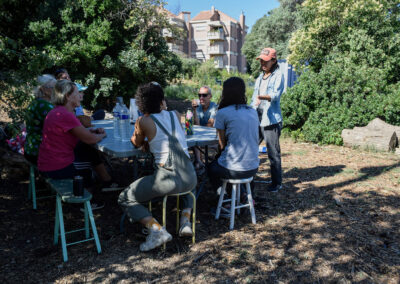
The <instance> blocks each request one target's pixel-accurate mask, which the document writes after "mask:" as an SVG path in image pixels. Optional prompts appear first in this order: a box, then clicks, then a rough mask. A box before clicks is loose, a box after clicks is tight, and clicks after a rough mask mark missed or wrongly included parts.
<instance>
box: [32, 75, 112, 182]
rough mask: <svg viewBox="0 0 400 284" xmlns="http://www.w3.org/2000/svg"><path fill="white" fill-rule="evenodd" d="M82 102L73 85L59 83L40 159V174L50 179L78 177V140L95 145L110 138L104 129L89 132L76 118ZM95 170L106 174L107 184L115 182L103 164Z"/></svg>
mask: <svg viewBox="0 0 400 284" xmlns="http://www.w3.org/2000/svg"><path fill="white" fill-rule="evenodd" d="M81 100H82V96H81V95H80V94H79V91H78V89H77V87H76V85H75V84H74V83H73V82H71V81H68V80H60V81H57V83H56V85H55V87H54V93H53V99H52V102H53V104H54V106H55V107H54V109H53V110H51V111H50V112H49V113H48V115H47V117H46V119H45V121H44V126H43V137H42V143H41V145H40V148H39V158H38V169H39V171H41V172H42V173H44V174H45V175H46V176H47V177H49V178H53V179H67V178H73V177H74V176H75V175H76V174H77V171H76V169H75V167H74V165H73V162H74V160H75V155H74V148H75V146H76V145H77V143H78V141H79V140H80V141H82V142H84V143H86V144H95V143H97V142H99V141H100V140H101V139H103V138H104V137H105V136H106V134H105V132H104V129H102V128H98V129H87V128H85V127H83V126H82V124H81V123H80V121H79V120H78V119H77V118H76V116H75V113H74V109H75V108H76V107H78V106H80V104H81ZM94 167H95V169H96V172H100V173H103V174H100V178H101V179H102V180H103V181H107V179H111V177H110V176H109V175H108V173H107V171H106V169H105V167H104V164H102V163H101V161H100V162H99V163H98V164H97V165H94ZM98 170H99V171H98Z"/></svg>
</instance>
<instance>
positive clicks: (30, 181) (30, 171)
mask: <svg viewBox="0 0 400 284" xmlns="http://www.w3.org/2000/svg"><path fill="white" fill-rule="evenodd" d="M32 168H33V167H32V166H30V168H29V186H28V199H31V198H32Z"/></svg>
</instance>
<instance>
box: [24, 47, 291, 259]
mask: <svg viewBox="0 0 400 284" xmlns="http://www.w3.org/2000/svg"><path fill="white" fill-rule="evenodd" d="M257 59H258V60H259V61H260V68H261V71H262V72H261V74H260V76H259V77H258V78H257V81H256V86H255V89H254V94H253V97H252V102H251V104H250V105H248V104H247V99H246V86H245V83H244V81H243V80H242V79H241V78H238V77H231V78H229V79H227V80H226V81H225V82H223V90H222V95H221V98H220V100H219V104H218V105H216V104H215V103H213V102H211V98H212V93H211V89H210V88H209V87H207V86H203V87H201V88H200V90H199V93H198V96H199V100H195V101H193V102H192V107H193V113H194V122H195V124H199V125H203V126H209V127H215V128H216V130H217V134H218V145H219V154H218V155H217V158H216V159H215V160H214V161H213V162H211V163H210V165H209V166H208V168H207V173H208V175H209V177H210V181H211V184H212V187H213V189H214V190H217V188H218V187H219V186H220V185H221V179H222V178H233V179H235V178H249V177H252V176H254V175H255V174H256V173H257V171H258V167H259V158H258V154H259V152H258V149H259V147H258V146H259V143H260V142H261V141H262V139H264V140H265V141H266V145H267V151H268V157H269V160H270V166H271V181H272V183H271V185H270V187H269V188H268V191H271V192H276V191H278V190H279V189H280V188H281V187H282V170H281V158H280V146H279V136H280V133H281V128H282V115H281V111H280V96H281V94H282V92H283V86H284V84H283V76H282V73H281V72H280V69H279V64H278V61H277V57H276V51H275V50H274V49H272V48H264V49H263V50H262V51H261V54H260V56H259V57H257ZM52 89H53V92H52ZM36 97H37V99H36V100H35V101H34V102H33V103H32V104H31V106H30V108H29V111H28V117H31V119H30V121H27V130H28V137H27V143H29V145H28V146H27V151H26V154H25V155H26V157H27V159H29V161H31V162H35V157H36V158H37V164H38V168H39V170H40V171H41V172H43V173H44V174H45V175H46V176H48V177H50V178H58V179H59V178H72V177H73V176H74V175H75V174H76V167H75V166H74V162H76V161H79V159H82V151H76V149H77V148H79V147H86V148H85V149H87V148H90V149H92V150H87V151H84V152H86V153H87V152H90V151H91V153H94V154H93V156H91V157H88V159H86V160H90V162H91V163H93V165H94V167H95V169H96V168H97V170H98V171H99V172H100V177H101V178H102V179H103V180H104V182H110V181H112V179H111V177H110V176H109V175H108V173H107V171H105V168H104V165H102V163H101V161H100V160H96V155H98V154H97V153H96V151H95V150H93V149H94V148H92V147H88V144H94V143H97V142H99V141H100V140H101V139H103V137H104V136H105V133H104V130H103V129H91V128H85V127H84V126H82V123H81V122H80V121H79V120H78V119H77V117H76V113H75V108H77V107H79V106H80V102H81V100H82V95H81V93H80V92H79V89H78V86H77V85H76V84H74V83H73V82H71V81H70V78H69V76H68V78H61V80H59V81H56V80H55V79H54V80H50V79H49V80H47V81H46V82H45V83H43V84H41V86H40V87H39V88H38V89H37V91H36ZM135 98H136V104H137V106H138V109H139V111H140V112H141V113H143V116H141V117H139V118H138V119H137V121H136V123H135V129H134V133H133V135H132V137H131V142H132V144H133V145H134V146H135V147H142V148H143V149H147V150H148V151H150V152H151V153H152V155H153V156H154V164H155V171H154V173H153V174H151V175H148V176H144V177H142V178H140V179H138V180H136V181H134V182H133V183H132V184H130V185H129V186H128V187H127V188H126V189H125V190H124V191H122V192H121V194H120V195H119V198H118V203H119V204H120V206H121V207H122V209H123V210H124V211H125V212H126V213H127V215H128V216H129V217H130V219H131V220H133V221H136V222H140V223H141V224H143V225H144V226H145V227H146V228H147V229H148V236H147V238H146V241H145V242H144V243H142V244H141V245H140V250H141V251H148V250H151V249H154V248H155V247H158V246H160V245H162V244H164V243H166V242H168V241H170V240H171V239H172V236H171V234H169V233H168V232H167V230H166V229H165V228H163V227H162V226H161V225H160V224H159V222H158V221H157V220H156V219H155V218H154V217H153V216H152V214H151V213H150V211H149V210H148V209H147V208H146V207H145V206H144V204H146V203H147V202H148V201H150V200H152V199H153V198H156V197H162V196H165V195H170V194H176V193H185V192H190V191H194V190H195V189H196V185H197V175H196V169H197V170H198V169H200V168H202V167H204V163H203V162H202V161H201V155H200V151H198V149H197V150H196V149H195V151H194V160H195V161H194V163H193V162H192V161H191V159H190V155H189V151H188V146H187V143H186V139H185V133H184V130H183V128H182V126H181V124H180V115H179V113H177V112H176V111H167V106H166V101H165V97H164V91H163V89H162V87H161V86H160V85H159V84H158V83H156V82H151V83H147V84H144V85H141V86H139V87H138V89H137V91H136V95H135ZM28 124H30V125H28ZM79 145H81V146H79ZM82 145H83V146H82ZM28 149H29V150H28ZM95 154H96V155H95ZM78 158H79V159H78ZM103 168H104V169H103ZM183 208H184V209H183V210H182V212H181V217H180V229H179V235H180V236H191V235H192V234H193V232H192V229H191V228H192V226H191V223H190V216H191V211H192V208H193V202H192V200H191V199H190V198H189V196H188V195H185V196H184V197H183Z"/></svg>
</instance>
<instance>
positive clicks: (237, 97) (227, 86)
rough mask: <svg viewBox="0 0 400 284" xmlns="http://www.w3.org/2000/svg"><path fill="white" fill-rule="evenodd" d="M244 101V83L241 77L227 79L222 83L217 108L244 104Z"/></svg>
mask: <svg viewBox="0 0 400 284" xmlns="http://www.w3.org/2000/svg"><path fill="white" fill-rule="evenodd" d="M246 103H247V100H246V85H245V84H244V81H243V79H241V78H239V77H231V78H229V79H227V80H226V81H225V82H224V84H223V85H222V95H221V99H220V101H219V107H218V109H221V108H224V107H227V106H230V105H245V104H246Z"/></svg>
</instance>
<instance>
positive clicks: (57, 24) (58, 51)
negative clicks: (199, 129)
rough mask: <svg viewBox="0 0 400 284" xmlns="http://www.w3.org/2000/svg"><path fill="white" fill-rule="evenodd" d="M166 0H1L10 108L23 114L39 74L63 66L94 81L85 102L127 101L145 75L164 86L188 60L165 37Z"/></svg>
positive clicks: (0, 72)
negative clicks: (175, 51) (172, 48)
mask: <svg viewBox="0 0 400 284" xmlns="http://www.w3.org/2000/svg"><path fill="white" fill-rule="evenodd" d="M6 2H7V3H6ZM163 5H164V1H162V0H137V1H129V0H106V1H96V0H84V1H74V0H52V1H50V0H41V1H39V0H38V1H33V0H28V1H21V0H12V1H3V2H1V4H0V11H1V12H0V21H1V25H0V79H1V81H0V87H1V99H2V100H3V102H4V103H5V106H6V107H8V109H7V112H8V113H9V114H10V116H11V117H12V118H13V119H14V120H15V121H21V118H22V116H23V114H22V111H21V110H23V108H24V107H26V105H27V103H29V100H30V99H31V97H30V96H31V95H30V92H31V90H32V87H33V84H34V79H35V78H36V76H37V75H39V74H41V73H44V72H48V73H53V72H54V71H55V70H56V69H57V68H58V67H65V68H67V69H68V71H69V73H70V75H71V78H72V79H73V80H75V81H79V82H81V83H83V84H86V85H88V86H89V89H88V90H87V91H86V92H85V93H86V95H85V96H84V105H85V106H86V107H88V106H89V104H91V105H92V106H94V105H95V104H96V103H100V104H102V106H103V107H105V108H112V105H113V104H112V100H113V99H114V97H116V96H122V97H125V101H127V99H128V98H129V97H131V96H132V95H133V94H134V92H135V89H136V87H137V86H138V85H139V84H141V83H144V82H148V81H157V82H159V83H160V84H162V85H164V86H165V85H166V84H167V81H169V80H172V79H174V78H176V77H177V76H178V74H180V73H181V68H182V63H181V61H180V60H179V58H178V57H177V56H176V55H175V54H173V53H172V52H169V51H168V47H167V45H166V43H165V40H164V39H163V38H162V37H161V30H162V29H163V28H169V27H170V25H169V23H168V20H167V18H166V17H165V15H164V14H163V13H162V12H160V10H159V7H160V6H163ZM9 102H11V103H9ZM17 113H19V114H18V115H17Z"/></svg>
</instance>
